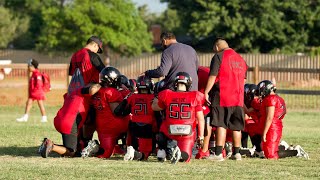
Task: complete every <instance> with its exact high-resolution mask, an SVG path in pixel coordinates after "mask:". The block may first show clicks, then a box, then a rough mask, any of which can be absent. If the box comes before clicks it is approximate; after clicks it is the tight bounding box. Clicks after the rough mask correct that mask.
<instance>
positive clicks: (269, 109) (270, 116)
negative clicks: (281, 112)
mask: <svg viewBox="0 0 320 180" xmlns="http://www.w3.org/2000/svg"><path fill="white" fill-rule="evenodd" d="M274 110H275V107H274V106H269V107H267V117H266V122H265V125H264V129H263V134H262V140H263V142H266V137H267V133H268V130H269V128H270V126H271V123H272V120H273V116H274Z"/></svg>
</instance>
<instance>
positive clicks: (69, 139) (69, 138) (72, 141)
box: [61, 113, 81, 152]
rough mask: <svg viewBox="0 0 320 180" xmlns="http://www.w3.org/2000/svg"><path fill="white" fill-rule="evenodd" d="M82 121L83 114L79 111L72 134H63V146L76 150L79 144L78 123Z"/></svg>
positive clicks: (72, 150)
mask: <svg viewBox="0 0 320 180" xmlns="http://www.w3.org/2000/svg"><path fill="white" fill-rule="evenodd" d="M80 122H81V115H80V114H79V113H78V115H77V117H76V120H75V121H74V123H73V125H72V128H71V133H70V134H64V133H61V134H62V142H63V146H64V147H66V148H67V149H69V150H70V151H71V152H76V150H77V145H78V125H79V123H80Z"/></svg>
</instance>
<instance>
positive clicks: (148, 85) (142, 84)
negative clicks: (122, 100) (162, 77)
mask: <svg viewBox="0 0 320 180" xmlns="http://www.w3.org/2000/svg"><path fill="white" fill-rule="evenodd" d="M137 89H138V92H139V93H141V90H143V89H146V90H147V91H148V93H149V94H151V93H152V92H153V89H154V82H153V80H152V79H151V78H149V77H147V76H140V77H139V78H138V79H137Z"/></svg>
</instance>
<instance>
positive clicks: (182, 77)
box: [174, 72, 192, 91]
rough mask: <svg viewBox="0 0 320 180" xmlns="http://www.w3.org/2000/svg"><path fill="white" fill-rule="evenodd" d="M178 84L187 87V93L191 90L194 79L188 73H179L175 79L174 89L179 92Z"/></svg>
mask: <svg viewBox="0 0 320 180" xmlns="http://www.w3.org/2000/svg"><path fill="white" fill-rule="evenodd" d="M178 83H183V84H184V85H186V89H187V91H189V90H190V88H191V85H192V78H191V77H190V75H189V74H188V73H186V72H178V73H177V75H176V78H175V79H174V89H175V90H177V87H178Z"/></svg>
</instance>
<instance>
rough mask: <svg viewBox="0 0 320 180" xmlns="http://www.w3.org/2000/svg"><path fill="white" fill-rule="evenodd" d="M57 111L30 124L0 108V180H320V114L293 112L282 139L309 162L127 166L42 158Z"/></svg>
mask: <svg viewBox="0 0 320 180" xmlns="http://www.w3.org/2000/svg"><path fill="white" fill-rule="evenodd" d="M57 110H58V107H47V111H48V118H49V122H48V123H45V124H41V123H40V117H41V116H40V112H39V110H38V108H37V106H35V104H34V107H33V108H32V111H31V115H30V119H29V121H28V122H26V123H17V122H15V119H16V118H17V117H19V116H20V115H22V114H23V107H13V106H0V129H1V131H0V169H1V170H0V179H168V178H172V179H319V178H320V146H319V145H320V140H319V138H320V121H319V120H320V113H314V112H308V113H301V112H300V113H298V112H288V114H287V116H286V118H285V120H284V133H283V134H284V135H283V139H284V140H286V141H287V142H288V143H292V144H295V145H296V144H299V145H301V146H302V147H303V148H304V149H305V150H306V151H307V152H308V153H309V155H310V158H311V159H310V160H305V159H300V158H295V157H293V158H286V159H280V160H277V161H275V160H264V159H253V158H244V159H243V160H242V161H240V162H235V161H232V160H226V161H224V162H212V161H210V160H192V161H191V163H188V164H186V163H178V164H176V165H171V164H169V163H167V162H165V163H158V162H157V161H156V160H155V159H154V158H151V160H150V161H148V162H137V161H132V162H124V161H123V160H122V158H121V157H114V158H112V159H111V160H103V159H97V158H88V159H81V158H73V159H69V158H60V157H58V156H51V154H50V156H51V157H49V158H47V159H44V158H41V157H40V156H39V155H38V154H37V149H38V146H39V145H40V143H41V141H42V139H43V137H50V139H52V140H53V141H54V142H55V143H58V144H60V143H61V136H60V134H59V133H58V132H56V131H55V129H54V126H53V122H52V119H53V117H54V116H55V113H56V112H57Z"/></svg>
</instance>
